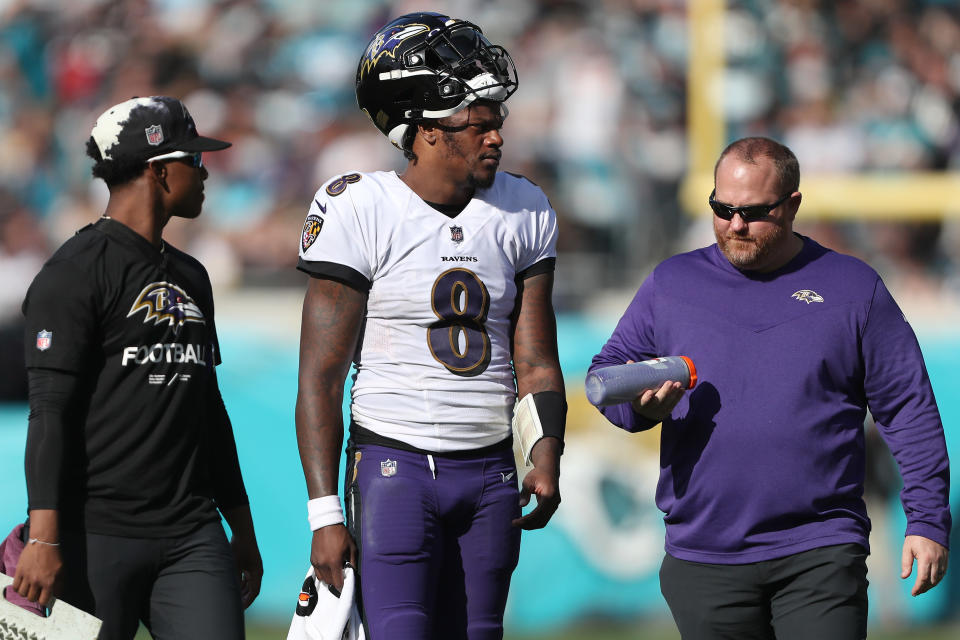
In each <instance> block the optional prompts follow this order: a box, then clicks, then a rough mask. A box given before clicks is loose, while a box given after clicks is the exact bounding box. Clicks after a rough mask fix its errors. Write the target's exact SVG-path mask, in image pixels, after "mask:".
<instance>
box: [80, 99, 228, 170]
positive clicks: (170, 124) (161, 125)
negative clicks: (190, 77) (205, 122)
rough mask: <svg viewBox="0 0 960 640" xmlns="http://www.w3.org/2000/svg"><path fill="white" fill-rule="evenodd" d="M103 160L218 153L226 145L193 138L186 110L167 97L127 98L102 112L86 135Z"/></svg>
mask: <svg viewBox="0 0 960 640" xmlns="http://www.w3.org/2000/svg"><path fill="white" fill-rule="evenodd" d="M90 137H91V138H93V141H94V143H95V144H96V145H97V149H99V151H100V156H101V157H102V158H103V159H104V160H113V161H118V160H121V159H131V160H134V161H142V162H146V161H147V160H149V159H150V158H154V157H156V156H159V155H163V154H166V153H171V152H173V151H185V152H188V153H194V152H197V151H220V150H221V149H226V148H227V147H229V146H230V143H229V142H224V141H223V140H216V139H214V138H206V137H204V136H201V135H198V134H197V125H196V124H194V122H193V118H192V117H191V116H190V112H189V111H187V107H186V106H185V105H184V104H183V103H182V102H180V101H179V100H177V99H176V98H170V97H167V96H148V97H145V98H131V99H129V100H127V101H125V102H121V103H120V104H117V105H114V106H112V107H110V108H109V109H107V110H106V111H104V112H103V114H101V115H100V117H99V118H97V123H96V124H95V125H94V127H93V131H91V132H90Z"/></svg>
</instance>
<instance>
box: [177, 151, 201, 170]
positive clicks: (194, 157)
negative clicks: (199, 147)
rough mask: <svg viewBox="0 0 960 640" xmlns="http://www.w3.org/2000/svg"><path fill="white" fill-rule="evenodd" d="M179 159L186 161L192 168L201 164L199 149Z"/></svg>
mask: <svg viewBox="0 0 960 640" xmlns="http://www.w3.org/2000/svg"><path fill="white" fill-rule="evenodd" d="M180 159H181V160H183V161H184V162H186V163H187V164H189V165H190V166H191V167H193V168H194V169H199V168H200V167H202V166H203V154H202V153H201V152H199V151H197V152H196V153H191V154H190V155H188V156H186V157H183V158H180Z"/></svg>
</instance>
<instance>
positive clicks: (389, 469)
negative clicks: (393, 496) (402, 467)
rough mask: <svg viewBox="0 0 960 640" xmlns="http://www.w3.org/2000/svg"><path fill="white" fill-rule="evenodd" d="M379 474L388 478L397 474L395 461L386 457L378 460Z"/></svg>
mask: <svg viewBox="0 0 960 640" xmlns="http://www.w3.org/2000/svg"><path fill="white" fill-rule="evenodd" d="M380 475H382V476H383V477H384V478H390V477H392V476H395V475H397V461H396V460H391V459H390V458H387V459H386V460H381V461H380Z"/></svg>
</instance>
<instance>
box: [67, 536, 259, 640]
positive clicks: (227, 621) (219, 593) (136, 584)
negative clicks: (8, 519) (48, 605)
mask: <svg viewBox="0 0 960 640" xmlns="http://www.w3.org/2000/svg"><path fill="white" fill-rule="evenodd" d="M61 550H62V553H63V564H64V586H63V591H62V592H61V594H60V598H61V599H62V600H63V601H64V602H68V603H70V604H72V605H73V606H75V607H79V608H81V609H83V610H84V611H87V612H89V613H92V614H93V615H95V616H97V617H98V618H100V619H101V620H103V626H102V627H101V629H100V636H99V638H100V640H130V639H131V638H133V637H134V636H135V635H136V633H137V629H138V627H139V624H140V621H141V620H142V621H143V623H144V625H146V627H147V628H148V629H149V630H150V633H151V634H152V635H153V637H154V638H157V639H158V640H167V639H169V640H190V639H193V638H196V640H207V639H214V640H218V639H220V638H223V639H224V640H239V639H242V638H243V637H244V631H243V609H242V606H241V604H240V582H239V575H238V571H237V568H236V563H235V561H234V559H233V553H232V552H231V550H230V545H229V544H228V543H227V538H226V535H225V534H224V532H223V527H222V526H221V525H220V523H219V522H212V523H209V524H206V525H203V526H201V527H200V528H198V529H196V530H195V531H193V532H192V533H190V534H188V535H185V536H182V537H179V538H124V537H119V536H107V535H101V534H94V533H72V532H64V533H63V535H62V536H61Z"/></svg>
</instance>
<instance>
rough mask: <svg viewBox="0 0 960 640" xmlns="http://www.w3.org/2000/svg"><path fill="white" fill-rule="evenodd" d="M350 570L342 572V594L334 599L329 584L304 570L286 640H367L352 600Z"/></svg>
mask: <svg viewBox="0 0 960 640" xmlns="http://www.w3.org/2000/svg"><path fill="white" fill-rule="evenodd" d="M355 584H356V579H355V576H354V574H353V567H351V566H349V565H348V566H346V567H344V569H343V591H342V592H341V593H340V596H339V597H337V595H336V593H335V592H334V591H333V590H332V589H331V588H330V586H329V585H328V584H326V583H325V582H323V581H322V580H320V579H319V578H317V577H316V576H315V575H314V573H313V567H310V568H309V569H308V570H307V576H306V578H305V579H304V581H303V588H302V589H301V590H300V595H299V596H298V598H297V610H296V611H295V612H294V614H293V620H292V621H291V622H290V630H289V631H288V632H287V640H366V635H365V634H364V632H363V624H362V623H361V621H360V612H359V611H358V610H357V603H356V602H355V601H354V585H355Z"/></svg>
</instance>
